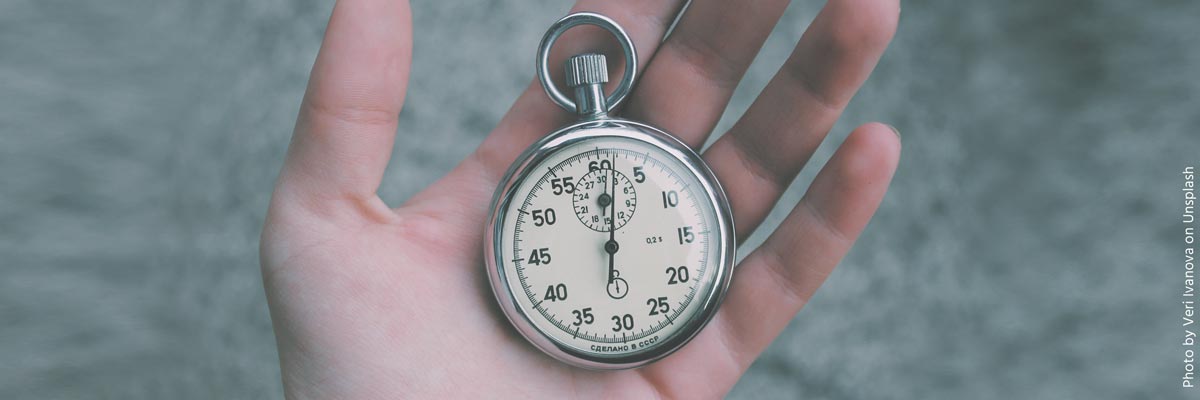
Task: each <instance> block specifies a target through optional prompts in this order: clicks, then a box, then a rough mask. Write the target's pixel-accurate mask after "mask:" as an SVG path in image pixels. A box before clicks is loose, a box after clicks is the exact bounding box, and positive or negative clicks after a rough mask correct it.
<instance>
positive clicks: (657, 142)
mask: <svg viewBox="0 0 1200 400" xmlns="http://www.w3.org/2000/svg"><path fill="white" fill-rule="evenodd" d="M524 158H525V160H524V162H523V163H522V162H519V164H518V167H515V169H514V170H513V171H511V172H510V174H509V177H508V179H507V181H508V182H507V183H506V184H505V185H503V186H501V188H502V189H501V190H502V192H501V193H498V197H497V204H496V207H495V209H494V210H493V213H494V214H493V225H492V228H491V229H490V230H489V233H490V237H491V239H492V240H491V242H492V243H491V246H492V248H491V249H490V251H489V261H490V267H491V269H492V279H493V288H494V289H495V290H496V294H497V298H498V299H499V300H500V303H501V305H502V306H503V308H504V309H505V312H506V314H507V315H508V317H509V319H510V320H511V321H513V323H514V325H515V326H517V327H518V330H520V331H521V333H522V334H524V335H525V336H526V338H528V339H529V340H530V341H531V342H533V343H534V344H536V345H538V346H539V347H540V348H542V350H544V351H546V352H547V353H549V354H551V355H553V356H555V357H557V358H559V359H561V360H564V361H567V362H569V363H573V364H576V365H580V366H584V367H591V368H628V367H634V366H638V365H641V364H644V363H646V362H649V361H653V360H654V359H657V358H660V357H662V356H665V355H666V354H669V353H670V352H672V351H674V350H675V349H677V348H678V347H680V346H682V345H683V344H684V343H686V342H687V341H688V340H690V339H691V337H693V336H694V335H695V334H696V333H697V332H698V331H699V330H700V329H701V328H702V327H703V326H704V325H705V323H706V322H707V321H708V319H709V318H711V316H712V313H713V312H714V311H715V309H716V306H717V305H718V304H719V301H720V298H721V296H722V295H723V293H724V291H725V288H726V287H727V284H728V280H729V274H730V272H731V271H730V269H731V268H732V258H733V250H732V244H731V243H732V240H733V238H732V237H731V236H732V232H733V230H732V225H731V222H730V218H729V215H728V206H727V205H726V204H727V203H726V200H725V198H724V195H723V193H722V192H721V190H720V187H719V186H718V185H717V184H716V181H715V179H714V178H713V177H712V175H711V172H709V170H708V169H707V167H704V165H703V163H702V162H701V161H699V158H698V157H696V156H695V153H693V152H691V151H690V150H687V149H686V148H685V147H683V146H682V145H681V144H679V143H678V142H677V141H675V140H674V139H671V138H669V137H666V136H665V135H662V134H660V133H658V132H656V131H653V130H652V128H648V127H642V126H639V125H636V124H632V123H630V124H611V123H610V124H607V125H606V126H604V127H591V128H588V129H571V128H568V129H567V130H565V131H564V132H560V133H558V134H555V135H552V136H551V137H550V138H549V139H547V140H544V141H543V142H542V143H540V145H537V146H535V149H534V150H531V151H530V152H527V153H526V155H525V156H524Z"/></svg>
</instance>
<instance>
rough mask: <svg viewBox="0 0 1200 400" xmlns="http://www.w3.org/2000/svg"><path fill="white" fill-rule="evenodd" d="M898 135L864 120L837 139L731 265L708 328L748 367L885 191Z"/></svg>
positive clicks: (838, 256) (834, 260)
mask: <svg viewBox="0 0 1200 400" xmlns="http://www.w3.org/2000/svg"><path fill="white" fill-rule="evenodd" d="M899 158H900V138H899V135H897V134H895V133H894V132H893V131H892V130H891V129H890V128H889V127H887V126H886V125H883V124H868V125H864V126H862V127H860V128H858V129H857V130H855V131H854V132H853V133H851V134H850V137H849V138H847V139H846V141H845V142H844V143H843V144H842V146H841V147H840V148H839V149H838V150H837V152H836V153H835V154H834V156H833V158H832V159H831V160H830V161H829V163H828V164H827V165H825V167H824V168H822V169H821V172H820V173H819V174H818V175H817V177H816V179H815V180H814V181H813V184H812V186H811V187H810V188H809V190H808V193H807V194H806V195H805V196H804V199H803V200H801V201H800V203H799V204H798V205H797V206H796V207H795V208H794V209H793V210H792V212H791V214H789V215H788V216H787V218H786V219H785V220H784V221H783V224H782V225H780V227H779V229H778V230H776V231H775V233H773V234H771V236H770V237H769V238H768V239H767V241H766V242H765V243H764V244H763V245H762V246H760V247H759V248H758V249H757V250H755V251H754V252H752V253H750V255H748V256H747V257H746V258H745V260H743V261H742V263H741V264H740V265H739V266H738V268H737V270H736V272H735V274H734V276H733V283H732V286H731V287H730V290H729V294H728V297H726V299H725V302H724V304H723V305H722V307H721V311H720V313H719V315H718V318H717V320H715V321H714V324H716V325H717V326H715V327H713V328H715V329H713V330H716V331H718V332H719V334H724V335H725V336H724V340H722V342H723V344H724V345H725V346H726V347H727V348H728V350H729V351H730V352H731V354H732V356H733V358H734V360H735V361H736V362H737V363H738V365H739V366H740V367H741V368H745V367H747V366H749V364H750V363H751V362H753V360H754V358H755V357H757V356H758V353H759V352H761V351H762V350H763V349H764V348H765V347H766V346H767V345H768V344H770V343H771V341H772V340H774V339H775V336H777V335H779V332H780V331H782V330H783V328H784V327H786V326H787V324H788V322H789V321H791V320H792V317H793V316H795V314H796V312H798V311H800V308H801V307H803V306H804V304H805V303H806V302H807V301H808V299H809V298H810V297H812V295H813V293H815V292H816V291H817V288H818V287H820V286H821V283H823V282H824V281H825V278H826V277H827V276H829V273H830V272H831V271H832V270H833V268H834V267H835V266H836V265H837V264H838V262H840V261H841V259H842V257H844V256H845V255H846V252H847V251H849V249H850V246H851V245H852V244H853V243H854V241H855V239H857V238H858V235H859V233H861V232H862V230H863V228H864V227H865V226H866V225H867V221H868V220H870V219H871V216H872V215H873V214H874V213H875V210H876V208H878V206H879V202H880V201H881V200H882V199H883V195H884V192H886V191H887V188H888V184H889V182H890V181H891V178H892V174H893V173H894V172H895V170H896V164H897V162H898V161H899Z"/></svg>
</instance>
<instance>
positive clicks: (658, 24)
mask: <svg viewBox="0 0 1200 400" xmlns="http://www.w3.org/2000/svg"><path fill="white" fill-rule="evenodd" d="M683 3H684V2H683V0H655V1H645V0H580V1H579V2H578V3H576V4H575V7H574V8H572V9H571V12H572V13H574V12H580V11H591V12H596V13H599V14H603V15H606V16H608V17H609V18H612V19H613V20H614V21H616V22H617V23H618V24H620V25H621V26H622V27H623V28H625V30H626V32H628V34H629V37H630V40H632V41H633V44H634V46H635V47H636V48H637V50H638V59H639V60H638V61H639V66H638V70H639V71H640V70H641V69H642V68H644V67H645V65H646V62H647V60H649V59H650V58H651V55H653V54H654V52H655V50H656V49H657V48H658V44H659V42H660V41H661V39H662V37H663V34H664V33H665V32H666V30H667V28H668V27H669V26H670V24H671V22H673V21H674V20H675V16H676V15H678V13H679V9H680V7H682V6H683ZM616 43H617V42H616V41H615V39H613V38H612V37H611V35H610V34H609V33H608V32H607V31H604V30H602V29H599V28H596V27H592V26H581V27H578V28H575V29H571V30H569V31H567V33H566V34H564V35H563V37H561V38H559V40H558V42H557V43H556V44H555V49H554V50H553V51H552V52H551V56H550V59H549V61H548V62H549V65H550V66H551V68H550V69H551V71H554V72H555V74H558V75H559V76H560V77H561V70H562V67H561V65H562V63H563V61H565V60H566V59H567V57H569V56H571V55H575V54H579V53H583V52H587V51H600V52H602V53H604V54H606V55H609V71H622V70H623V69H624V67H623V65H624V64H621V63H623V62H624V60H621V59H620V57H619V56H616V57H614V56H615V55H619V54H620V51H619V47H616V46H617V44H616ZM528 56H529V57H531V58H532V56H533V55H532V54H530V55H528ZM530 72H533V69H532V68H531V69H530ZM619 80H620V76H619V73H614V74H613V76H611V77H610V79H609V81H610V82H609V84H610V86H611V85H615V84H616V82H617V81H619ZM555 81H556V82H562V79H561V78H560V79H556V80H555ZM610 90H611V88H610ZM574 118H575V116H574V114H573V113H570V112H566V111H564V110H563V109H561V108H559V107H558V105H556V104H554V102H553V101H551V100H550V99H549V98H548V97H546V94H545V93H544V92H543V91H542V88H541V84H540V83H538V81H537V80H536V79H535V80H534V81H533V83H531V84H530V85H529V88H528V89H526V90H525V92H524V93H523V94H522V95H521V97H520V98H518V99H517V101H516V102H515V103H514V104H513V106H512V108H511V109H509V111H508V114H507V115H505V116H504V118H503V119H502V120H501V121H500V123H499V125H497V126H496V129H495V130H494V131H492V134H491V135H489V136H488V138H487V139H486V140H484V142H483V144H482V145H480V148H479V151H478V152H477V154H476V157H477V158H479V160H480V161H482V162H483V164H484V167H485V169H486V170H487V171H488V173H489V174H491V175H494V179H496V180H498V179H499V178H500V175H501V174H503V173H504V171H505V169H507V168H508V165H509V164H510V163H512V161H513V160H514V159H516V157H517V155H518V154H520V153H521V151H523V150H525V148H526V147H528V146H529V145H530V144H531V143H533V142H534V141H535V140H537V139H539V138H541V137H542V136H544V135H546V134H547V133H550V132H552V131H554V130H555V129H557V128H559V127H562V126H563V125H566V124H567V123H569V122H570V121H572V120H573V119H574Z"/></svg>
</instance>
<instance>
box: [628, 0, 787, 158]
mask: <svg viewBox="0 0 1200 400" xmlns="http://www.w3.org/2000/svg"><path fill="white" fill-rule="evenodd" d="M787 5H788V0H765V1H749V0H738V1H726V0H697V1H693V2H692V4H691V5H689V6H688V8H687V10H686V11H684V14H683V17H682V18H681V19H680V21H679V24H678V25H677V26H676V27H675V29H674V30H673V31H672V32H671V34H670V36H669V37H667V40H666V41H665V42H664V43H663V44H662V45H661V46H660V47H659V49H658V52H657V53H655V54H654V58H653V59H651V60H650V65H648V66H647V67H646V71H645V73H644V74H643V75H642V77H641V78H639V79H638V81H639V83H638V86H637V90H635V91H634V92H633V94H632V95H631V97H630V101H629V103H628V106H626V108H625V110H626V111H625V116H627V117H628V118H630V119H633V120H638V121H644V122H646V123H649V124H650V125H653V126H658V127H660V128H662V129H664V130H666V131H667V132H670V133H671V134H673V135H675V136H676V137H678V138H679V139H680V140H682V141H683V142H684V143H687V144H688V145H689V146H691V147H692V148H694V149H698V148H699V147H700V146H701V145H703V144H704V140H705V139H707V138H708V135H709V133H711V132H712V130H713V127H715V126H716V124H717V121H718V120H719V119H720V118H721V114H722V113H723V112H724V111H725V106H726V105H727V104H728V103H729V98H730V96H732V95H733V90H734V89H735V88H737V84H738V82H739V81H741V80H742V75H744V74H745V72H746V68H748V67H749V66H750V62H751V61H754V56H755V55H757V54H758V50H759V49H760V48H762V45H763V42H764V41H766V39H767V36H769V35H770V34H771V29H772V28H774V27H775V23H776V22H778V21H779V17H780V16H781V15H783V11H784V9H786V8H787Z"/></svg>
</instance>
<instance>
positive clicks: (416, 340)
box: [261, 0, 900, 399]
mask: <svg viewBox="0 0 1200 400" xmlns="http://www.w3.org/2000/svg"><path fill="white" fill-rule="evenodd" d="M682 3H683V2H682V1H676V0H658V1H647V0H580V1H579V3H578V4H576V5H575V7H574V9H573V11H592V12H598V13H601V14H605V15H607V16H609V17H611V18H613V19H614V20H616V21H617V22H618V23H620V24H621V25H622V26H624V28H625V29H626V30H627V31H628V32H629V34H630V36H631V38H632V39H633V41H634V44H635V45H636V46H637V49H638V51H639V54H640V56H641V58H640V61H641V62H640V65H639V66H638V68H639V70H640V71H641V76H640V78H639V80H640V83H639V85H638V87H637V89H636V90H635V91H634V92H633V93H632V94H631V97H630V99H629V100H628V102H627V104H625V105H624V108H623V109H622V110H621V116H622V117H625V118H629V119H635V120H640V121H644V122H647V123H649V124H651V125H655V126H658V127H661V128H663V129H664V130H666V131H668V132H671V133H673V134H675V135H676V136H678V137H679V138H680V139H681V140H683V141H684V142H686V143H688V144H689V145H691V146H693V147H696V148H697V149H698V150H701V149H699V146H700V145H701V144H703V143H704V142H705V140H706V139H707V138H708V136H709V135H710V134H712V133H713V129H714V127H715V125H716V123H717V120H718V118H719V117H720V115H721V113H722V111H723V110H724V109H725V107H726V104H727V103H728V101H729V97H730V95H731V94H732V91H733V89H734V88H735V87H736V86H737V82H738V81H739V80H740V79H741V78H742V75H743V73H744V72H745V70H746V68H747V67H748V66H749V64H750V62H751V61H752V59H753V58H754V56H755V54H756V53H757V52H758V49H759V48H760V47H761V45H762V43H763V41H764V40H765V39H766V37H767V35H768V34H769V33H770V31H771V29H772V27H773V26H774V25H775V23H776V22H777V21H778V19H779V17H780V16H781V15H782V13H783V10H784V8H785V7H786V6H787V1H780V0H760V1H749V0H737V1H731V0H695V1H693V4H692V5H691V6H690V7H689V8H688V9H687V12H686V13H685V14H684V15H683V17H682V20H681V21H680V23H679V25H678V26H677V27H676V29H675V30H674V31H673V32H672V33H671V35H670V37H668V38H667V39H666V40H665V41H661V39H662V37H663V35H664V33H665V30H666V28H667V27H668V25H669V24H670V22H671V21H672V20H673V18H674V16H675V15H676V14H677V13H678V12H679V11H680V9H681V6H682ZM899 12H900V5H899V1H898V0H830V1H829V2H828V3H827V4H826V5H825V7H824V9H823V10H822V11H821V13H820V14H819V15H818V16H817V17H816V19H815V20H814V21H813V23H812V25H811V26H810V27H809V28H808V30H807V32H806V33H805V34H804V36H803V38H802V39H801V40H800V41H799V43H798V44H797V45H796V47H795V49H794V52H793V54H792V56H791V57H790V58H789V59H788V60H787V61H786V62H785V63H784V65H783V66H782V67H781V69H780V71H779V72H778V73H777V74H776V75H775V77H774V78H773V79H772V80H771V81H770V83H769V84H768V86H767V87H766V88H765V89H764V90H763V91H762V93H761V94H760V95H759V97H758V99H757V100H756V101H755V102H754V103H753V105H752V106H751V107H750V109H749V110H748V111H747V112H746V113H745V114H744V115H742V116H741V117H740V118H739V119H738V120H737V122H736V123H735V124H734V125H733V127H732V128H731V129H730V130H729V131H728V132H725V133H724V135H723V136H722V137H720V138H719V139H717V140H716V142H714V143H713V144H712V145H711V146H709V147H708V148H705V149H702V150H703V151H702V153H701V154H702V155H703V157H704V159H705V160H706V161H707V162H708V163H709V165H710V166H711V167H712V169H713V170H714V172H715V173H716V175H717V177H718V178H719V179H720V180H721V182H722V184H723V185H724V187H725V190H726V192H727V193H728V195H729V198H730V203H731V206H732V208H733V215H734V221H735V222H736V226H737V235H738V238H739V239H744V238H745V237H746V236H748V235H749V234H750V233H751V232H753V231H754V229H755V228H757V227H758V225H759V224H760V223H762V221H763V219H764V218H766V215H767V213H768V211H770V209H771V208H772V207H773V206H774V205H775V203H776V201H777V200H778V199H779V196H780V195H781V194H782V193H783V191H784V190H785V189H786V188H787V186H788V185H789V183H790V182H791V180H792V179H793V178H794V177H795V176H796V174H797V173H798V172H799V171H800V169H801V168H802V167H804V165H805V164H806V162H807V161H808V160H809V158H810V156H811V155H812V153H813V151H814V150H815V149H816V147H817V146H818V145H819V144H820V143H821V142H822V140H823V139H824V138H825V136H826V135H827V134H828V132H829V130H830V128H831V127H832V126H833V124H834V122H835V121H836V120H837V119H838V117H839V115H840V114H841V112H842V110H843V109H844V108H845V107H846V105H847V104H848V103H849V101H850V99H851V97H852V96H853V95H854V93H855V92H856V91H857V90H858V88H859V87H860V86H861V85H862V83H863V82H864V81H865V80H866V79H867V77H868V75H869V74H870V73H871V70H872V69H873V68H874V66H875V64H876V62H877V61H878V60H879V58H880V56H881V55H882V54H883V52H884V49H885V48H886V47H887V45H888V42H889V41H890V40H891V38H892V36H893V34H894V32H895V27H896V23H897V19H898V17H899ZM545 22H546V25H547V26H548V25H549V24H550V23H551V22H552V21H545ZM412 34H413V32H412V29H411V14H410V12H409V6H408V2H406V1H395V0H342V1H339V2H338V3H337V5H336V6H335V7H334V10H333V15H332V17H331V18H330V21H329V26H328V28H327V30H326V34H325V39H324V42H323V44H322V46H321V50H320V53H319V55H318V57H317V60H316V63H315V65H314V66H313V69H312V75H311V78H310V81H309V85H308V91H307V93H306V95H305V97H304V100H303V103H302V105H301V109H300V115H299V118H298V120H297V123H296V127H295V132H294V136H293V138H292V142H291V145H290V147H289V149H288V153H287V157H286V161H285V164H284V167H283V170H282V172H281V173H280V176H279V180H278V183H277V185H276V187H275V192H274V195H273V197H272V199H271V206H270V210H269V212H268V216H267V221H266V226H265V227H264V229H263V235H262V243H261V256H262V271H263V280H264V283H265V286H266V291H267V299H268V302H269V305H270V309H271V318H272V320H273V322H274V326H275V334H276V338H277V341H278V345H279V356H280V363H281V368H282V373H283V384H284V390H285V392H286V394H287V396H288V398H293V399H308V398H321V399H324V398H337V399H351V398H353V399H370V398H380V399H385V398H386V399H390V398H399V397H420V398H430V397H432V398H497V397H499V398H512V397H535V398H545V397H552V396H553V397H572V398H576V397H586V398H648V397H667V398H713V397H720V396H722V395H724V394H725V393H727V392H728V391H729V389H730V388H731V387H733V385H734V384H735V383H736V382H737V380H738V377H739V376H741V374H742V373H744V372H745V371H746V369H747V368H748V367H749V366H750V364H751V363H753V362H754V359H755V358H756V357H758V355H759V354H760V353H761V352H762V351H763V349H764V348H766V347H767V345H768V344H770V343H771V341H772V340H774V338H775V337H776V336H777V335H778V334H779V333H780V331H782V330H783V329H784V327H785V326H787V324H788V323H789V322H790V321H791V320H792V318H793V317H794V316H795V315H796V313H797V312H798V311H799V310H800V309H801V308H802V307H803V306H804V304H805V303H806V302H807V301H808V299H809V298H811V297H812V296H813V294H814V293H815V292H816V290H817V288H818V287H820V285H821V284H822V282H824V280H825V278H826V277H827V276H828V275H829V274H830V272H832V270H833V268H834V267H835V266H836V265H837V264H838V262H839V261H840V260H841V259H842V257H844V256H845V255H846V253H847V251H849V249H850V246H851V245H852V244H853V242H854V240H855V239H856V238H857V237H858V235H859V234H860V233H861V232H862V230H863V228H864V227H865V226H866V225H867V222H868V221H869V220H870V218H871V216H872V215H873V214H874V212H875V210H876V208H877V207H878V205H879V203H880V201H881V200H882V199H883V196H884V193H885V192H886V190H887V187H888V184H889V182H890V181H891V177H892V174H893V173H894V172H895V169H896V165H897V162H898V160H899V157H900V138H899V135H898V134H896V133H895V132H894V129H891V128H890V127H888V126H887V125H884V124H880V123H870V124H866V125H863V126H860V127H858V128H857V129H855V130H853V131H852V132H851V133H850V134H849V136H848V137H847V138H846V139H845V141H844V142H842V143H841V144H840V146H838V149H837V150H836V152H835V153H834V155H833V156H832V158H831V159H830V160H829V161H828V163H826V164H825V165H824V166H820V172H819V173H818V174H817V177H816V179H815V180H814V181H813V183H812V184H811V186H810V187H809V188H808V191H807V193H806V194H805V196H804V197H803V199H802V200H800V202H799V203H798V204H795V205H788V206H791V207H792V211H791V212H790V214H788V216H787V217H786V219H785V220H784V221H783V223H782V224H781V225H780V226H779V227H778V229H776V230H775V231H774V232H772V233H771V234H770V236H769V238H768V239H767V240H766V242H765V243H763V245H762V246H760V247H758V248H757V249H754V250H753V251H751V252H750V253H749V254H748V255H747V256H746V258H745V259H744V260H743V261H742V263H741V264H740V265H739V266H738V267H737V268H736V272H735V274H734V277H733V283H732V286H731V287H730V291H729V294H728V296H727V297H726V299H725V301H724V303H723V305H722V306H721V309H720V311H719V312H718V314H717V315H716V317H715V318H714V319H713V320H712V322H711V323H710V324H709V325H708V327H707V328H705V329H704V331H702V332H701V333H700V334H699V336H697V337H696V338H695V339H694V340H693V341H692V342H691V343H690V344H689V345H687V346H686V347H684V348H683V349H681V350H680V351H678V352H676V353H675V354H673V355H671V356H669V357H667V358H665V359H663V360H661V361H659V362H657V363H655V364H652V365H649V366H647V367H644V368H640V369H636V370H626V371H615V372H597V371H588V370H583V369H579V368H574V367H570V366H567V365H566V364H562V363H560V362H558V361H555V360H553V359H551V358H550V357H548V356H546V355H544V354H542V353H541V352H539V351H538V350H537V349H535V348H534V347H533V346H531V345H530V344H528V343H527V342H526V341H525V340H524V339H522V338H521V337H520V336H519V335H518V334H517V333H516V331H515V330H514V329H513V328H512V327H511V326H510V325H509V323H508V321H507V320H505V318H504V316H503V314H502V313H501V312H500V311H499V309H498V308H497V306H496V305H495V299H494V297H493V296H492V293H491V291H490V290H491V289H490V288H489V286H488V284H487V277H486V275H485V273H484V267H483V265H484V263H483V259H482V257H483V256H482V254H483V250H482V249H483V231H484V229H483V228H484V226H486V224H487V217H488V206H489V204H488V203H489V200H490V199H491V197H492V192H493V190H494V189H495V187H496V184H497V183H498V181H499V180H500V179H501V177H502V176H501V175H502V174H503V173H504V171H505V169H506V168H507V167H508V166H509V164H510V163H511V162H512V161H513V160H514V159H515V158H516V157H517V155H518V153H519V152H520V151H521V150H523V149H524V148H525V147H527V146H528V145H529V144H530V143H532V142H533V141H534V140H536V139H537V138H539V137H540V136H541V135H544V134H546V133H549V132H552V131H554V130H555V129H556V128H557V127H559V126H562V125H564V124H565V123H567V122H569V121H570V120H571V118H572V116H571V115H570V114H569V113H566V112H564V111H563V110H562V109H560V108H558V107H557V106H556V105H554V103H552V102H551V101H550V100H549V99H548V98H547V97H546V96H545V94H543V93H542V90H541V88H540V87H539V86H537V84H536V83H531V85H530V86H529V88H528V89H527V90H525V92H524V93H523V94H521V96H520V97H519V98H518V99H517V100H516V102H515V103H514V104H513V106H512V108H511V109H510V110H509V112H508V114H507V115H506V116H505V117H504V118H503V119H502V120H501V121H500V123H499V124H498V126H497V127H496V128H495V130H493V131H492V132H491V133H490V134H489V135H488V136H487V138H486V139H485V140H484V141H483V143H482V144H481V145H480V146H479V148H478V149H476V151H475V152H474V153H472V154H471V155H470V156H469V157H467V158H466V159H465V160H463V161H462V163H461V164H459V165H458V167H456V168H454V169H453V170H452V171H451V172H449V173H448V174H447V175H446V176H445V177H443V178H442V179H441V180H439V181H437V182H436V183H434V184H433V185H431V186H430V187H428V188H427V189H425V190H424V191H422V192H421V193H419V194H417V195H415V196H413V197H412V198H410V199H407V201H405V202H403V203H402V204H401V205H399V206H398V207H394V208H393V207H391V206H389V205H388V204H387V203H386V202H384V201H383V200H382V199H380V198H379V196H378V195H377V194H376V191H377V189H378V188H379V185H380V182H381V181H382V179H383V173H384V169H385V166H386V165H387V163H388V159H389V157H390V156H391V153H392V150H393V142H394V140H395V135H396V134H397V129H396V127H397V119H398V115H399V112H400V109H401V107H402V106H403V104H404V95H405V87H406V84H407V82H408V79H409V66H410V61H411V49H412ZM660 41H661V42H660ZM560 43H561V45H560V46H559V47H560V48H558V49H556V51H555V55H556V58H554V59H552V60H551V62H561V61H560V60H562V59H564V58H565V57H566V56H567V55H568V54H574V53H578V52H581V51H584V50H596V49H605V47H604V46H606V45H605V43H610V42H609V39H607V38H606V37H605V36H604V34H603V33H601V32H596V31H591V32H588V31H583V32H574V33H571V34H568V35H567V36H565V37H564V38H563V39H561V40H560ZM609 54H616V53H612V52H610V53H609ZM529 56H530V57H531V56H532V55H529ZM610 70H613V71H619V69H618V68H611V67H610ZM531 73H532V70H531ZM614 80H615V79H614ZM398 134H401V135H431V134H432V133H429V132H399V133H398Z"/></svg>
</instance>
